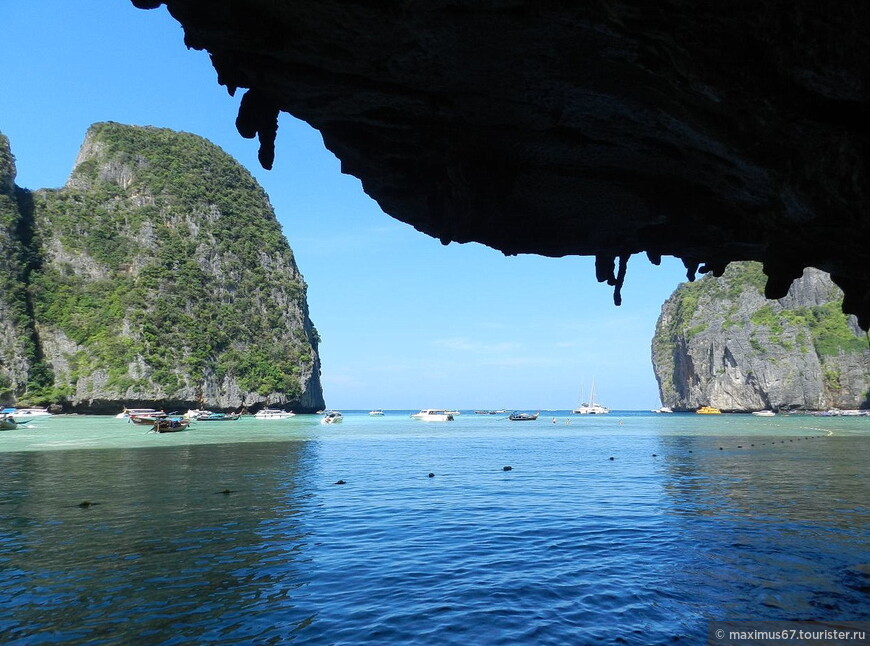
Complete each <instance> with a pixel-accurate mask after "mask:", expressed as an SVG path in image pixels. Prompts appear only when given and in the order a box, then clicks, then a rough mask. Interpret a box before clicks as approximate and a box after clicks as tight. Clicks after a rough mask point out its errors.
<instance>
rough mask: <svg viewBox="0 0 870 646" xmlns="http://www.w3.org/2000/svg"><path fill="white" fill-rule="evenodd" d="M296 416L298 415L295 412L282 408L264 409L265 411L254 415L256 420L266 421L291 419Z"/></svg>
mask: <svg viewBox="0 0 870 646" xmlns="http://www.w3.org/2000/svg"><path fill="white" fill-rule="evenodd" d="M295 416H296V413H294V412H293V411H286V410H281V409H280V408H264V409H263V410H261V411H257V412H256V413H254V419H266V420H280V419H290V418H291V417H295Z"/></svg>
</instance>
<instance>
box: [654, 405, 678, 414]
mask: <svg viewBox="0 0 870 646" xmlns="http://www.w3.org/2000/svg"><path fill="white" fill-rule="evenodd" d="M652 412H653V413H673V412H674V409H673V408H671V407H670V406H662V407H661V408H655V409H653V411H652Z"/></svg>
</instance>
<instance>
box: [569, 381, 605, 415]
mask: <svg viewBox="0 0 870 646" xmlns="http://www.w3.org/2000/svg"><path fill="white" fill-rule="evenodd" d="M580 396H581V397H582V396H583V393H582V388H581V393H580ZM571 412H572V413H574V414H575V415H604V414H605V413H609V412H610V409H609V408H606V407H604V406H602V405H601V404H596V403H595V382H594V381H593V382H592V388H590V389H589V403H588V404H587V403H586V402H584V403H582V404H580V405H579V406H578V407H577V408H575V409H574V410H573V411H571Z"/></svg>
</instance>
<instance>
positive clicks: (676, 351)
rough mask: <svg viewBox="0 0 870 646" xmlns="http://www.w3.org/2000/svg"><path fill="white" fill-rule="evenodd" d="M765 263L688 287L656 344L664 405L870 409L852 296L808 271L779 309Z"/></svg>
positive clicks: (867, 348)
mask: <svg viewBox="0 0 870 646" xmlns="http://www.w3.org/2000/svg"><path fill="white" fill-rule="evenodd" d="M764 280H765V278H764V275H763V273H762V271H761V266H760V265H759V264H757V263H748V262H747V263H734V264H733V265H731V266H730V267H729V268H728V269H727V270H726V272H725V274H724V275H723V276H722V277H721V278H714V277H712V276H708V277H705V278H703V279H701V280H699V281H697V282H695V283H685V284H683V285H681V286H680V287H679V288H678V289H677V290H676V291H675V292H674V294H673V295H672V296H671V297H670V298H669V299H668V300H667V301H666V302H665V304H664V306H663V307H662V313H661V316H660V317H659V320H658V323H657V325H656V333H655V337H654V339H653V343H652V359H653V368H654V370H655V374H656V379H657V380H658V382H659V391H660V393H661V399H662V403H663V404H665V405H667V406H671V407H673V408H674V409H677V410H693V409H695V408H697V407H699V406H704V405H709V406H715V407H717V408H721V409H722V410H729V411H749V410H760V409H765V408H772V409H805V410H824V409H828V408H844V409H851V408H861V407H863V408H867V407H870V341H868V339H867V337H866V336H865V334H864V333H863V332H861V331H860V329H859V328H858V325H857V322H856V321H855V318H854V317H847V316H845V315H843V314H842V313H841V311H840V306H841V301H842V298H843V295H842V292H840V290H839V289H838V288H837V287H836V286H835V285H834V284H833V283H832V282H831V279H830V277H829V276H828V275H827V274H825V273H823V272H821V271H818V270H815V269H808V270H806V271H805V272H804V274H803V276H802V277H801V278H799V279H798V280H796V281H795V282H794V283H793V284H792V286H791V289H790V290H789V292H788V294H787V295H786V296H785V297H784V298H781V299H779V300H773V301H770V300H766V299H765V298H764V295H763V288H764Z"/></svg>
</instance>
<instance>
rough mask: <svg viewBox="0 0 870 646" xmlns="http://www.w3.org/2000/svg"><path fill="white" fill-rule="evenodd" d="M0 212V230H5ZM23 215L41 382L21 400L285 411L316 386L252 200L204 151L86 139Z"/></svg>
mask: <svg viewBox="0 0 870 646" xmlns="http://www.w3.org/2000/svg"><path fill="white" fill-rule="evenodd" d="M0 149H2V146H0ZM3 162H4V159H3V158H2V157H0V168H2V166H3ZM4 198H5V196H3V195H2V194H0V226H7V222H8V226H10V227H12V226H15V222H16V220H17V218H18V215H17V213H14V214H8V215H7V212H6V206H5V202H4V201H3V200H4ZM33 199H34V209H33V222H34V224H33V240H32V247H33V250H34V252H35V255H36V257H37V258H39V261H38V262H36V263H34V264H33V268H32V270H31V271H30V274H29V276H28V283H29V290H30V292H29V293H30V303H31V305H32V316H33V318H34V320H35V321H36V324H37V327H38V328H39V332H40V336H41V338H42V343H43V349H44V350H45V351H46V353H47V354H48V355H50V358H51V365H52V368H53V371H54V374H53V375H52V374H51V371H48V374H47V379H42V380H41V381H43V382H45V384H46V386H48V384H51V387H50V388H49V387H46V388H44V389H43V391H42V392H35V391H33V392H31V393H30V394H31V399H33V400H42V401H45V402H46V403H48V402H49V401H51V400H56V399H57V398H58V397H67V398H70V397H73V395H74V393H75V392H76V391H77V390H81V388H82V387H83V386H82V384H89V385H88V386H87V388H90V389H91V391H94V390H95V389H96V390H98V391H99V393H96V394H95V393H94V392H90V393H89V395H88V396H90V397H96V398H104V399H105V398H109V399H111V398H115V399H117V398H122V399H123V398H129V399H133V400H155V399H171V400H197V399H200V398H201V397H202V396H203V392H202V391H203V388H204V386H203V384H204V383H206V382H209V383H211V384H212V386H211V387H212V389H215V388H218V389H220V388H224V384H225V383H227V380H229V381H230V382H232V383H234V384H236V386H234V387H232V388H235V389H237V390H238V391H240V392H241V393H242V396H244V392H249V393H256V394H257V395H260V396H262V397H266V396H272V395H274V394H276V393H278V394H280V395H282V396H283V398H284V399H286V400H287V401H289V402H293V401H298V399H299V398H300V397H301V396H302V394H303V391H304V389H305V387H306V385H307V384H306V380H310V379H311V376H312V374H313V375H314V381H315V382H316V381H317V379H316V372H317V370H316V369H317V361H316V357H317V342H318V339H317V333H316V331H315V330H314V328H313V326H312V325H311V324H310V321H308V317H307V306H306V304H305V291H306V286H305V284H304V282H303V280H302V277H301V276H300V275H299V273H298V270H297V268H296V265H295V261H294V259H293V255H292V251H291V250H290V248H289V246H288V245H287V242H286V240H285V238H284V236H283V234H282V232H281V229H280V225H279V224H278V222H277V220H276V219H275V216H274V213H273V211H272V208H271V205H270V204H269V200H268V197H267V196H266V194H265V192H264V191H263V190H262V188H261V187H260V186H259V185H258V184H257V183H256V181H255V180H254V179H253V177H251V175H250V174H249V173H248V172H247V171H246V170H245V169H244V168H242V167H241V166H240V165H239V164H238V163H237V162H235V160H233V159H232V158H231V157H229V156H228V155H226V154H225V153H224V152H223V151H221V150H220V149H219V148H218V147H216V146H214V145H213V144H211V143H210V142H208V141H206V140H204V139H202V138H200V137H197V136H195V135H191V134H187V133H179V132H174V131H170V130H165V129H158V128H150V127H149V128H142V127H132V126H124V125H119V124H115V123H101V124H96V125H94V126H92V127H91V129H90V130H89V131H88V135H87V137H86V139H85V143H84V145H83V147H82V151H81V152H80V154H79V161H78V163H77V165H76V168H75V169H74V170H73V173H72V175H71V177H70V180H69V182H68V183H67V186H66V187H64V188H62V189H58V190H42V191H37V192H35V193H34V194H33ZM0 238H2V240H10V239H14V238H13V237H12V236H11V234H10V235H5V236H0ZM2 240H0V241H2ZM14 275H15V271H14V268H13V270H9V271H6V272H0V281H4V280H11V279H12V278H9V277H10V276H12V277H14ZM25 315H26V313H25ZM44 376H45V375H44ZM0 386H2V384H0ZM31 390H33V389H31ZM317 391H318V392H317V393H315V395H314V400H313V401H315V402H316V401H317V399H318V398H319V397H320V395H319V384H318V385H317ZM314 405H316V404H314Z"/></svg>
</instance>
